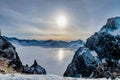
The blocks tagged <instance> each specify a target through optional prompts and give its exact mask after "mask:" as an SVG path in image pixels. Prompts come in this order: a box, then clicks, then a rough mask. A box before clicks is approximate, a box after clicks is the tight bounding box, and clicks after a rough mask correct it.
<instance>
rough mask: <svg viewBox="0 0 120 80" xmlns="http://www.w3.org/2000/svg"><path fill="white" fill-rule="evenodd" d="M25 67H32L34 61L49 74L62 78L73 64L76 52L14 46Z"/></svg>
mask: <svg viewBox="0 0 120 80" xmlns="http://www.w3.org/2000/svg"><path fill="white" fill-rule="evenodd" d="M14 46H15V47H16V51H17V52H18V55H19V57H20V59H21V61H22V63H23V64H24V65H26V64H28V65H30V66H31V65H32V64H33V62H34V60H37V62H38V64H39V65H41V66H42V67H44V68H45V69H46V72H47V73H48V74H56V75H60V76H62V75H63V73H64V72H65V70H66V68H67V66H68V64H69V63H70V62H71V60H72V58H73V55H74V54H75V53H74V51H72V50H71V49H68V48H41V47H36V46H20V45H14Z"/></svg>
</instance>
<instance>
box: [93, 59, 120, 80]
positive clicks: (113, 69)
mask: <svg viewBox="0 0 120 80" xmlns="http://www.w3.org/2000/svg"><path fill="white" fill-rule="evenodd" d="M93 77H95V78H103V77H106V78H113V79H114V78H116V77H120V70H119V68H118V66H117V64H116V63H115V62H114V61H109V60H108V61H106V62H105V63H101V64H99V65H98V67H97V70H96V71H95V73H94V75H93Z"/></svg>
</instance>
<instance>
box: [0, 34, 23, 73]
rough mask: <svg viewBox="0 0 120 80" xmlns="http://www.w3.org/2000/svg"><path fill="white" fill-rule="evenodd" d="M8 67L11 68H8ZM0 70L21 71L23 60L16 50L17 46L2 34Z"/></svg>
mask: <svg viewBox="0 0 120 80" xmlns="http://www.w3.org/2000/svg"><path fill="white" fill-rule="evenodd" d="M8 68H10V69H9V70H8ZM0 70H1V71H2V72H4V73H7V72H9V73H11V72H13V71H17V72H21V71H22V70H23V68H22V62H21V60H20V58H19V56H18V54H17V52H16V51H15V47H14V46H13V45H12V44H11V43H9V42H8V41H7V40H5V39H4V38H2V37H1V36H0Z"/></svg>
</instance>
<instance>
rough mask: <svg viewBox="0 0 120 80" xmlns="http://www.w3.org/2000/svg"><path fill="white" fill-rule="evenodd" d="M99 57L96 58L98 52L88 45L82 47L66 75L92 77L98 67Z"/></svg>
mask: <svg viewBox="0 0 120 80" xmlns="http://www.w3.org/2000/svg"><path fill="white" fill-rule="evenodd" d="M98 61H99V59H96V53H95V52H93V51H90V50H89V49H88V48H86V47H80V48H79V49H78V50H77V51H76V53H75V55H74V57H73V60H72V62H71V63H70V64H69V65H68V67H67V70H66V71H65V73H64V76H66V77H68V76H71V77H90V75H91V74H92V72H93V71H94V70H95V69H96V67H97V65H98Z"/></svg>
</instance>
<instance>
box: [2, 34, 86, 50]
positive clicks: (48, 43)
mask: <svg viewBox="0 0 120 80" xmlns="http://www.w3.org/2000/svg"><path fill="white" fill-rule="evenodd" d="M3 37H4V38H5V39H6V40H8V41H9V42H11V43H13V44H19V45H22V46H40V47H44V48H71V49H73V50H76V49H78V48H79V47H80V46H82V45H84V42H83V41H82V40H76V41H56V40H24V39H18V38H9V37H5V36H3Z"/></svg>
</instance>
